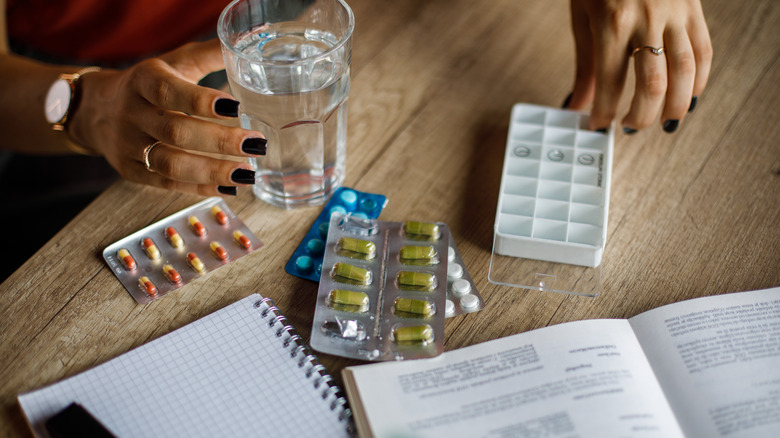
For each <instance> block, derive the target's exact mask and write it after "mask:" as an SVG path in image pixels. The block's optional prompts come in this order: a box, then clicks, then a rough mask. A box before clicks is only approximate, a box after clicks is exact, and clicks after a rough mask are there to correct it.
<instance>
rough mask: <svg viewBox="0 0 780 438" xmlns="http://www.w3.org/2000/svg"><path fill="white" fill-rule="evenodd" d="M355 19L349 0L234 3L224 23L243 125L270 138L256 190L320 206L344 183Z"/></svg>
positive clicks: (272, 198)
mask: <svg viewBox="0 0 780 438" xmlns="http://www.w3.org/2000/svg"><path fill="white" fill-rule="evenodd" d="M354 27H355V18H354V16H353V14H352V10H351V9H350V8H349V6H347V4H346V3H344V1H342V0H234V1H233V2H232V3H230V4H229V5H228V6H227V8H225V10H224V11H223V12H222V15H221V16H220V18H219V24H218V26H217V32H218V34H219V39H220V41H221V42H222V54H223V56H224V58H225V67H226V69H227V77H228V81H229V82H230V90H231V92H232V94H233V95H234V96H235V98H236V99H237V100H238V101H240V102H241V105H240V106H239V118H240V120H241V126H242V127H243V128H245V129H252V130H257V131H260V132H262V133H263V134H264V135H265V137H266V138H267V139H268V149H267V153H266V155H265V156H262V157H259V158H256V159H254V158H253V159H251V160H250V162H251V163H252V165H253V166H254V168H255V170H256V179H255V185H254V188H253V190H254V193H255V195H256V196H257V197H258V198H260V199H262V200H263V201H266V202H268V203H270V204H272V205H276V206H278V207H282V208H292V207H297V206H303V205H316V204H321V203H323V202H324V201H325V200H327V199H328V197H329V196H330V194H331V193H332V192H333V191H334V190H336V189H337V188H338V187H339V186H341V184H342V182H343V181H344V173H345V170H346V155H347V149H346V148H347V95H348V94H349V69H350V62H351V59H352V31H353V29H354Z"/></svg>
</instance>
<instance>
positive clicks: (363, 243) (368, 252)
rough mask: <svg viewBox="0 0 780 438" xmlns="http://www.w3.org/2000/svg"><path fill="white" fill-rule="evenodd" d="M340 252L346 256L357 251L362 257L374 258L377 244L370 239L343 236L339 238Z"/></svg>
mask: <svg viewBox="0 0 780 438" xmlns="http://www.w3.org/2000/svg"><path fill="white" fill-rule="evenodd" d="M339 252H340V253H343V255H346V256H350V255H351V253H357V254H359V255H360V256H361V258H365V259H373V258H374V257H376V245H375V244H374V242H369V241H368V240H362V239H355V238H354V237H342V238H341V239H339Z"/></svg>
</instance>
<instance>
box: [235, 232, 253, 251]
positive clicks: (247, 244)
mask: <svg viewBox="0 0 780 438" xmlns="http://www.w3.org/2000/svg"><path fill="white" fill-rule="evenodd" d="M233 238H234V239H236V243H238V244H239V245H241V246H242V247H243V248H244V249H252V241H251V240H249V238H248V237H246V236H245V235H244V233H242V232H241V231H235V232H234V233H233Z"/></svg>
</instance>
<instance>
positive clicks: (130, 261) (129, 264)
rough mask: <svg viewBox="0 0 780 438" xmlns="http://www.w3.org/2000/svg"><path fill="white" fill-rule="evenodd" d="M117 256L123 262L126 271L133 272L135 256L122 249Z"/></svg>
mask: <svg viewBox="0 0 780 438" xmlns="http://www.w3.org/2000/svg"><path fill="white" fill-rule="evenodd" d="M116 256H117V257H119V260H121V261H122V264H123V265H124V266H125V269H127V270H128V271H132V270H133V269H135V267H136V264H135V259H134V258H133V256H131V255H130V251H128V250H126V249H124V248H122V249H120V250H119V251H117V252H116Z"/></svg>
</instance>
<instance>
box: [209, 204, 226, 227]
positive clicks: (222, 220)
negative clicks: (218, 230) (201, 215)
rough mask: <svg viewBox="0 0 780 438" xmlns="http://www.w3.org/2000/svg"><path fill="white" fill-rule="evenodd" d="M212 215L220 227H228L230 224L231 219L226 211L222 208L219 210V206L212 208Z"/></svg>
mask: <svg viewBox="0 0 780 438" xmlns="http://www.w3.org/2000/svg"><path fill="white" fill-rule="evenodd" d="M211 214H213V215H214V219H215V220H216V221H217V223H219V224H220V225H226V224H227V223H228V222H230V218H229V217H228V215H227V214H226V213H225V212H224V211H222V209H221V208H219V205H215V206H213V207H211Z"/></svg>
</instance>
